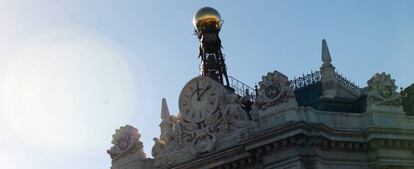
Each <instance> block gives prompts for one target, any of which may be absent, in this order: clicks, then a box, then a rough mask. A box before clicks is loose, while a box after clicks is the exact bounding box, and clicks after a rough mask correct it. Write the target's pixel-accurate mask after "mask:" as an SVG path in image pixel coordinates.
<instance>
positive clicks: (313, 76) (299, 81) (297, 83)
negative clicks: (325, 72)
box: [290, 71, 361, 96]
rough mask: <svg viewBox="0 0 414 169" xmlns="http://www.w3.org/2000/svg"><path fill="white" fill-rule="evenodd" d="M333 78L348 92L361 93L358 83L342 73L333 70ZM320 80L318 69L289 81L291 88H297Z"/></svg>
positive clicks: (358, 94)
mask: <svg viewBox="0 0 414 169" xmlns="http://www.w3.org/2000/svg"><path fill="white" fill-rule="evenodd" d="M335 79H336V81H337V84H339V85H340V86H342V87H343V88H345V89H348V90H349V91H350V92H352V93H353V94H355V95H356V96H360V95H361V88H359V86H358V85H356V84H355V83H354V82H351V81H350V80H348V79H347V78H346V77H345V76H343V75H342V74H339V73H338V72H335ZM321 80H322V75H321V72H320V71H316V72H311V73H310V74H307V75H304V74H303V75H302V77H298V78H296V77H294V78H293V80H291V81H290V87H291V88H292V89H293V90H298V89H301V88H304V87H306V86H309V85H311V84H314V83H317V82H320V81H321Z"/></svg>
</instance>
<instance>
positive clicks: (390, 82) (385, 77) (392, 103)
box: [367, 72, 403, 112]
mask: <svg viewBox="0 0 414 169" xmlns="http://www.w3.org/2000/svg"><path fill="white" fill-rule="evenodd" d="M397 88H398V87H397V86H396V85H395V80H394V79H391V76H390V75H389V74H385V73H384V72H383V73H381V74H379V73H377V74H375V75H374V76H373V77H372V78H371V79H370V80H369V81H368V91H367V99H368V101H367V111H387V112H403V109H402V97H401V95H400V93H398V92H396V90H397Z"/></svg>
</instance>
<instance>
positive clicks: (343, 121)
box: [108, 10, 414, 169]
mask: <svg viewBox="0 0 414 169" xmlns="http://www.w3.org/2000/svg"><path fill="white" fill-rule="evenodd" d="M208 12H210V13H208ZM207 13H208V14H209V16H211V15H210V14H211V10H210V11H207ZM217 15H218V13H217V14H215V16H217ZM218 16H219V15H218ZM200 18H201V17H200ZM218 18H219V17H218ZM213 19H216V20H214V21H220V20H219V19H218V20H217V18H213ZM204 21H205V20H204ZM208 21H209V22H208V24H209V23H210V21H211V20H208ZM206 23H207V22H206ZM217 23H218V22H215V24H214V25H215V26H217ZM195 25H196V26H199V24H198V23H197V24H195ZM220 26H221V25H220ZM216 28H218V30H219V28H220V27H219V26H217V27H216ZM196 29H197V30H198V31H197V30H196V32H197V33H199V34H198V35H199V39H200V42H201V44H202V45H201V46H200V56H202V57H203V56H205V59H206V60H201V63H202V64H203V63H204V62H203V61H205V63H207V62H208V61H210V60H209V57H210V56H212V55H213V56H214V57H215V58H220V57H217V56H219V55H221V51H220V53H217V52H215V51H214V49H209V50H205V49H206V48H204V47H205V46H207V45H205V44H206V41H205V39H203V37H207V36H206V34H203V33H204V32H203V31H205V30H204V29H203V30H202V31H200V30H201V28H200V27H196ZM217 38H218V32H217ZM218 40H219V39H218ZM203 43H204V46H203ZM207 47H208V46H207ZM219 47H221V46H219ZM203 52H204V53H203ZM206 53H207V54H206ZM211 53H212V54H211ZM321 60H322V65H321V67H320V70H319V71H315V72H311V73H310V74H308V75H303V76H302V77H299V78H294V79H292V80H289V79H288V77H287V76H285V75H284V74H282V73H280V72H278V71H274V72H269V73H267V74H266V75H264V76H262V80H261V81H260V82H259V83H258V86H256V87H255V88H251V87H248V86H247V85H245V84H243V83H241V82H240V81H237V80H236V79H234V78H232V77H230V76H229V77H227V74H221V73H220V71H215V70H214V64H213V66H212V68H209V67H208V66H209V65H208V63H207V64H205V65H207V68H208V71H206V72H207V73H205V72H202V73H201V75H200V76H197V77H195V78H193V79H191V80H190V81H189V82H188V83H187V84H186V85H185V86H184V87H183V90H182V92H181V94H180V98H179V109H180V112H179V113H178V115H177V116H174V115H170V113H169V111H168V106H167V103H166V101H165V99H163V100H162V108H161V122H160V124H159V127H160V130H161V135H160V136H159V138H154V146H153V148H152V157H153V158H147V157H146V154H145V153H144V151H143V144H142V142H141V141H140V134H139V132H138V130H137V129H136V128H134V127H133V126H130V125H126V126H123V127H121V128H120V129H117V130H116V132H115V134H114V135H113V140H112V144H113V146H112V147H111V148H110V149H109V150H108V153H109V155H110V156H111V159H112V167H111V169H167V168H173V169H198V168H217V169H219V168H222V169H238V168H240V169H241V168H246V169H412V168H414V116H413V115H414V110H413V106H414V85H411V86H409V87H407V88H405V89H398V87H397V86H396V85H395V81H394V79H392V78H391V76H390V75H389V74H386V73H377V74H375V75H373V77H372V78H371V79H369V80H368V81H367V86H366V87H363V88H361V87H359V86H357V85H355V84H354V83H351V82H350V81H349V80H348V79H346V78H345V77H343V76H342V75H340V74H339V73H337V72H336V71H335V67H334V66H333V65H332V63H331V60H332V58H331V55H330V53H329V50H328V46H327V43H326V41H325V40H323V41H322V57H321ZM217 63H220V64H224V60H223V62H217ZM210 66H211V65H210ZM222 68H223V67H220V70H223V69H222ZM203 69H206V68H205V67H204V68H201V70H202V71H203ZM206 70H207V69H206ZM224 70H225V67H224ZM212 72H213V73H212ZM203 73H204V74H203ZM214 73H216V74H214ZM224 73H225V71H224ZM205 74H207V75H205ZM208 74H214V77H217V79H221V80H217V79H214V78H211V77H210V76H208ZM226 78H228V80H227V79H226ZM225 83H226V84H225Z"/></svg>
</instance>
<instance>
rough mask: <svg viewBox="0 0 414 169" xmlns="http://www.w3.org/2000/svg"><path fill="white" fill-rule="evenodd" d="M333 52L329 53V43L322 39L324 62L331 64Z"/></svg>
mask: <svg viewBox="0 0 414 169" xmlns="http://www.w3.org/2000/svg"><path fill="white" fill-rule="evenodd" d="M331 61H332V59H331V54H329V49H328V44H327V43H326V40H325V39H323V40H322V62H323V64H331Z"/></svg>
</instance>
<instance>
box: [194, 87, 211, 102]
mask: <svg viewBox="0 0 414 169" xmlns="http://www.w3.org/2000/svg"><path fill="white" fill-rule="evenodd" d="M210 88H211V85H209V86H207V87H206V88H205V89H204V90H203V92H201V94H200V96H199V97H197V100H200V98H201V97H202V96H203V95H204V93H206V91H207V90H208V89H210Z"/></svg>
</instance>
